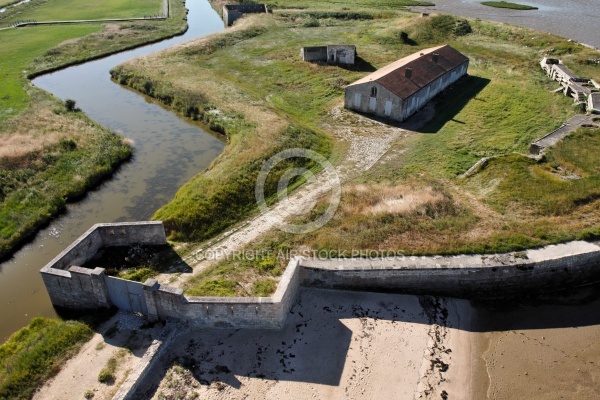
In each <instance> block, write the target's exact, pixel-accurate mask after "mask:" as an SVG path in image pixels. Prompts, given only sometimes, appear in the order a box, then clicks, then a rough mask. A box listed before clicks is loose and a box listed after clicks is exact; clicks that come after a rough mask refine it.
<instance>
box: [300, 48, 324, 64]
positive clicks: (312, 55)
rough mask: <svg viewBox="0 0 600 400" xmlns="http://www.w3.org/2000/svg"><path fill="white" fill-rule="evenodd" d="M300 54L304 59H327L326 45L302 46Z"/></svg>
mask: <svg viewBox="0 0 600 400" xmlns="http://www.w3.org/2000/svg"><path fill="white" fill-rule="evenodd" d="M300 56H301V57H302V60H304V61H323V62H325V61H327V46H312V47H303V48H302V49H301V50H300Z"/></svg>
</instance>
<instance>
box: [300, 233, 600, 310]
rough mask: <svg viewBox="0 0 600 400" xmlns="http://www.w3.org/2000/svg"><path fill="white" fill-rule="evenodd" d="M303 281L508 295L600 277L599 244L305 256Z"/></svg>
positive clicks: (395, 289) (479, 295) (366, 287)
mask: <svg viewBox="0 0 600 400" xmlns="http://www.w3.org/2000/svg"><path fill="white" fill-rule="evenodd" d="M301 266H302V274H301V279H302V285H305V286H316V287H324V288H332V289H351V290H367V291H389V292H401V293H414V294H437V295H446V296H453V297H466V298H486V299H492V298H503V297H508V296H515V295H523V294H528V293H531V292H544V291H552V290H558V289H561V288H566V287H571V286H577V285H582V284H588V283H593V282H599V281H600V246H597V245H595V244H592V243H587V242H571V243H567V244H561V245H556V246H549V247H546V248H543V249H539V250H529V251H527V252H524V253H511V254H500V255H490V256H481V255H477V256H456V257H405V258H398V259H385V260H361V259H349V260H331V261H319V260H303V261H302V263H301Z"/></svg>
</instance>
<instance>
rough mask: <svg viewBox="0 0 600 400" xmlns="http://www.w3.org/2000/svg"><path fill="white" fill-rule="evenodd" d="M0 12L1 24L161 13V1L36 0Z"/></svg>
mask: <svg viewBox="0 0 600 400" xmlns="http://www.w3.org/2000/svg"><path fill="white" fill-rule="evenodd" d="M3 14H4V15H2V14H0V26H2V25H8V24H9V23H11V22H13V21H16V20H20V21H25V20H35V21H38V22H43V21H68V20H80V19H104V18H133V17H144V16H150V15H157V14H162V1H161V0H106V1H101V2H99V1H92V0H83V1H81V0H51V1H50V0H33V1H31V2H30V3H27V4H23V5H20V6H19V7H15V8H10V9H8V10H7V11H6V12H5V13H3Z"/></svg>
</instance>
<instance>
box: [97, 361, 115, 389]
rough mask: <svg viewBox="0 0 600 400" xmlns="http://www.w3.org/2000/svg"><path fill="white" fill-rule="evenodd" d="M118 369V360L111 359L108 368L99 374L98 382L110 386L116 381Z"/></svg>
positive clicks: (107, 364)
mask: <svg viewBox="0 0 600 400" xmlns="http://www.w3.org/2000/svg"><path fill="white" fill-rule="evenodd" d="M116 369H117V359H116V358H114V357H111V358H110V359H109V360H108V362H107V363H106V366H105V367H104V368H102V370H101V371H100V373H99V374H98V382H100V383H106V384H110V383H112V382H114V381H115V371H116Z"/></svg>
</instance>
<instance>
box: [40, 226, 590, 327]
mask: <svg viewBox="0 0 600 400" xmlns="http://www.w3.org/2000/svg"><path fill="white" fill-rule="evenodd" d="M163 243H165V235H164V228H163V226H162V223H160V222H158V223H155V222H150V223H136V224H102V225H96V226H94V227H93V228H92V229H90V230H89V231H88V232H86V233H85V234H84V235H83V236H82V237H80V238H79V239H77V240H76V241H75V242H74V243H73V244H72V245H71V246H69V247H68V248H67V249H66V250H65V251H63V252H62V253H61V255H59V256H58V257H56V258H55V259H54V260H53V261H52V262H50V263H49V264H48V265H46V266H45V267H44V268H43V269H42V271H41V273H42V277H43V279H44V282H45V284H46V287H47V289H48V293H49V294H50V298H51V300H52V303H53V304H54V305H56V306H62V307H70V308H80V309H85V308H98V307H110V306H112V305H119V304H121V303H119V301H117V300H119V299H120V298H121V297H122V296H125V297H124V298H128V299H130V300H131V298H134V299H135V300H136V301H135V303H136V304H137V303H141V307H140V310H141V311H140V310H138V311H139V312H142V313H144V314H147V315H148V316H149V318H150V319H152V320H157V319H161V320H167V319H169V318H176V319H179V320H184V321H187V322H188V323H189V324H190V325H191V326H197V327H216V328H218V327H233V328H261V329H278V328H281V327H282V326H283V324H284V322H285V319H286V316H287V314H288V312H289V309H290V307H291V305H292V303H293V302H294V300H295V297H296V293H297V291H298V288H299V286H300V285H304V286H316V287H324V288H332V289H351V290H368V291H388V292H402V293H415V294H437V295H447V296H454V297H466V298H486V299H493V298H503V297H510V296H520V295H523V294H529V293H532V292H539V291H551V290H557V289H562V288H566V287H570V286H576V285H583V284H589V283H594V282H600V246H599V245H598V243H593V242H584V241H575V242H570V243H564V244H559V245H553V246H547V247H544V248H541V249H533V250H527V251H524V252H517V253H507V254H491V255H470V256H466V255H462V256H444V257H442V256H429V257H401V258H386V259H364V258H354V259H337V260H317V259H302V258H295V259H293V260H291V261H290V263H289V265H288V267H287V268H286V270H285V272H284V274H283V276H282V278H281V281H280V283H279V285H278V287H277V291H276V292H275V294H274V295H273V296H272V297H254V298H247V297H230V298H227V297H186V296H184V294H183V290H182V289H178V288H173V287H169V286H164V285H160V284H158V283H157V282H156V280H153V279H148V280H147V281H146V282H145V283H144V284H143V285H141V284H139V283H136V285H133V286H135V287H133V288H129V285H126V286H124V288H122V290H121V289H120V290H121V291H124V293H121V292H120V291H118V292H119V293H117V295H118V296H117V295H116V294H115V293H114V292H115V290H114V287H112V286H111V284H112V283H113V282H112V280H114V278H112V277H107V276H106V275H105V273H104V269H102V268H96V269H93V270H92V269H87V268H82V267H81V266H80V265H83V262H85V261H87V260H88V259H89V258H91V257H93V256H94V254H95V253H96V252H97V251H98V249H100V248H101V247H103V246H114V245H125V244H126V245H131V244H163ZM132 283H133V282H132ZM134 289H136V290H134ZM137 289H139V292H138V291H137ZM129 303H131V301H130V302H129ZM129 303H127V302H125V303H123V304H129Z"/></svg>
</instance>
